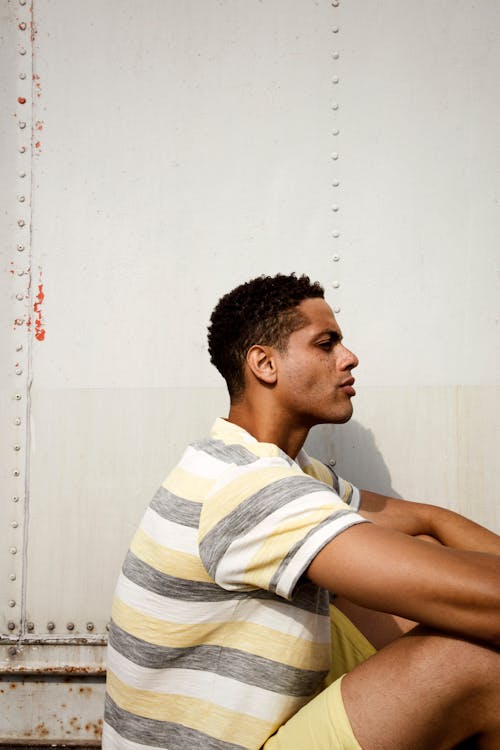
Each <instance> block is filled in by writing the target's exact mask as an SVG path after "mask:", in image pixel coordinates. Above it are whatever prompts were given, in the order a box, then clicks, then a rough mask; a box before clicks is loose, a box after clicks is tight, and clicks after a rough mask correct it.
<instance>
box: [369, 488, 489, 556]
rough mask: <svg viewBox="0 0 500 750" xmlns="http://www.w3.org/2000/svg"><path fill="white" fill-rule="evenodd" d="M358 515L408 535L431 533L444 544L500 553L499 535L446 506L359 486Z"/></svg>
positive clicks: (429, 534)
mask: <svg viewBox="0 0 500 750" xmlns="http://www.w3.org/2000/svg"><path fill="white" fill-rule="evenodd" d="M359 513H360V515H362V516H363V517H364V518H367V519H368V520H369V521H373V523H375V524H377V525H379V526H383V527H385V528H387V529H393V530H395V531H402V532H403V533H404V534H409V535H410V536H430V537H433V538H434V539H436V540H437V541H438V542H441V544H444V545H445V546H446V547H453V548H454V549H462V550H473V551H475V552H489V553H491V554H496V555H500V536H498V535H497V534H494V533H493V532H492V531H488V529H485V528H483V527H482V526H480V525H479V524H477V523H474V522H473V521H469V520H468V519H467V518H464V517H463V516H460V515H459V514H458V513H454V512H453V511H451V510H447V509H446V508H439V507H438V506H436V505H427V504H425V503H414V502H410V501H409V500H397V499H396V498H392V497H387V496H385V495H379V494H377V493H376V492H369V491H368V490H361V506H360V509H359Z"/></svg>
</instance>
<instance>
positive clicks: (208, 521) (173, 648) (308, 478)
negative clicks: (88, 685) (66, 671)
mask: <svg viewBox="0 0 500 750" xmlns="http://www.w3.org/2000/svg"><path fill="white" fill-rule="evenodd" d="M358 505H359V492H358V490H357V489H356V488H355V487H353V486H352V485H350V484H349V483H348V482H345V481H344V480H342V479H340V478H339V477H337V476H336V475H335V474H334V473H333V472H332V471H331V470H330V469H329V468H327V467H326V466H325V465H324V464H322V463H320V462H319V461H317V460H316V459H313V458H310V457H309V456H307V454H306V453H305V451H304V450H302V451H301V452H300V453H299V455H298V456H297V458H296V460H295V461H294V460H292V459H291V458H290V457H289V456H287V455H286V454H285V453H284V452H283V451H282V450H280V449H279V448H278V447H277V446H276V445H272V444H270V443H260V442H258V441H257V440H256V439H255V438H253V437H252V436H251V435H249V434H248V433H247V432H246V431H245V430H243V429H242V428H241V427H238V426H237V425H234V424H231V423H229V422H227V421H226V420H223V419H218V420H217V421H216V422H215V425H214V427H213V429H212V431H211V434H210V437H209V438H207V439H205V440H202V441H200V442H197V443H194V444H193V445H191V446H189V447H188V448H187V450H186V451H185V453H184V455H183V456H182V458H181V460H180V462H179V464H178V465H177V466H176V467H175V468H174V469H173V471H172V472H171V473H170V474H169V476H168V477H167V479H166V480H165V482H164V483H163V485H162V486H161V487H160V489H159V490H158V492H157V493H156V495H155V496H154V498H153V500H152V502H151V504H150V505H149V507H148V509H147V510H146V513H145V515H144V517H143V519H142V522H141V524H140V526H139V529H138V530H137V532H136V534H135V536H134V538H133V540H132V543H131V546H130V549H129V551H128V553H127V556H126V559H125V562H124V564H123V568H122V572H121V575H120V578H119V581H118V584H117V589H116V595H115V599H114V603H113V611H112V622H111V627H110V632H109V646H108V661H107V667H108V675H107V695H106V707H105V722H104V731H103V748H104V750H144V748H164V749H165V750H241V749H242V748H246V749H247V750H258V748H260V747H261V746H262V745H263V743H264V742H265V741H266V739H267V738H268V737H269V736H270V735H271V734H273V732H275V731H276V730H277V728H278V727H279V726H280V725H281V724H283V723H284V722H285V721H286V720H287V719H288V718H290V717H291V716H292V715H293V714H294V713H295V712H296V711H297V710H298V709H299V708H301V707H302V706H303V705H304V704H305V703H307V701H308V700H310V699H311V697H312V696H314V695H315V693H316V692H317V691H318V690H319V689H320V688H321V685H322V682H323V679H324V677H325V675H326V673H327V672H328V670H329V668H330V648H329V641H330V629H329V615H328V592H327V591H325V590H324V589H321V588H319V587H318V586H316V585H314V584H313V583H311V582H310V581H308V580H307V579H306V578H305V576H304V572H305V571H306V570H307V568H308V566H309V564H310V563H311V562H312V560H313V559H314V557H315V556H316V555H317V553H318V552H319V551H320V550H321V549H322V547H324V545H325V544H327V543H328V542H329V541H330V540H331V539H333V538H334V537H335V536H337V534H339V533H341V532H342V531H344V530H345V529H347V528H349V527H350V526H352V525H354V524H357V523H361V522H363V521H364V519H363V518H362V517H361V516H360V515H358V514H357V513H356V512H355V511H356V510H357V507H358Z"/></svg>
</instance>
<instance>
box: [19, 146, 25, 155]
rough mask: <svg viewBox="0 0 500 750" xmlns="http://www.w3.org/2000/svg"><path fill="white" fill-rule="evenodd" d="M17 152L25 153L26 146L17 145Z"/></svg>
mask: <svg viewBox="0 0 500 750" xmlns="http://www.w3.org/2000/svg"><path fill="white" fill-rule="evenodd" d="M19 153H20V154H25V153H26V146H19Z"/></svg>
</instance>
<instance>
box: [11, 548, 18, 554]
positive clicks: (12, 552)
mask: <svg viewBox="0 0 500 750" xmlns="http://www.w3.org/2000/svg"><path fill="white" fill-rule="evenodd" d="M9 552H10V554H11V555H17V547H11V548H10V549H9Z"/></svg>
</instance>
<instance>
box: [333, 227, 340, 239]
mask: <svg viewBox="0 0 500 750" xmlns="http://www.w3.org/2000/svg"><path fill="white" fill-rule="evenodd" d="M332 237H335V239H337V238H338V237H340V232H339V231H337V230H336V229H335V230H334V231H333V232H332Z"/></svg>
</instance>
